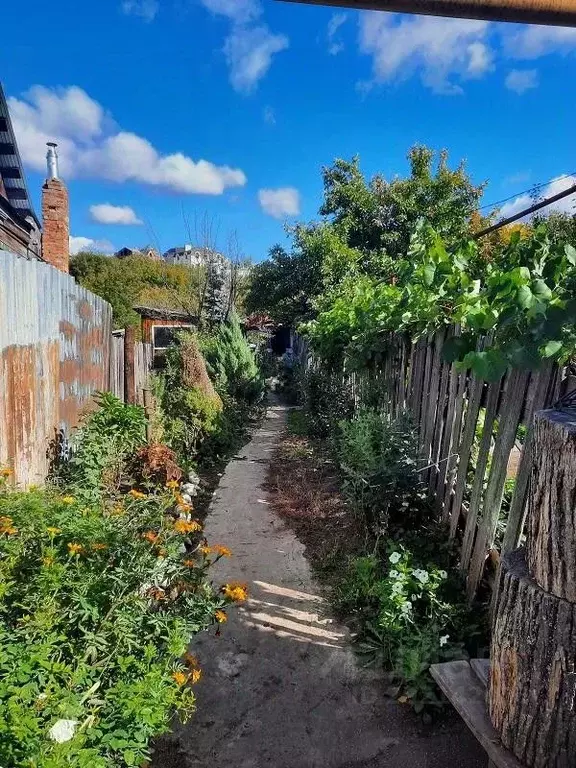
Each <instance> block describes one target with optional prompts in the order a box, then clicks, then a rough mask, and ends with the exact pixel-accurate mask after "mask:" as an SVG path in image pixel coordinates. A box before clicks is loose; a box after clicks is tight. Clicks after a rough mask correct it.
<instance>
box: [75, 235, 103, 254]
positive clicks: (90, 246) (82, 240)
mask: <svg viewBox="0 0 576 768" xmlns="http://www.w3.org/2000/svg"><path fill="white" fill-rule="evenodd" d="M82 251H92V252H95V253H113V252H114V246H113V245H112V243H111V242H109V241H108V240H92V238H90V237H72V236H70V255H71V256H75V255H76V254H77V253H81V252H82Z"/></svg>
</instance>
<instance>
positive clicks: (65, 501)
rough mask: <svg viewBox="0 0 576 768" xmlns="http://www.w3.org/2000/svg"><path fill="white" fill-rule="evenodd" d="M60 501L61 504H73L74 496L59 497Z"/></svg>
mask: <svg viewBox="0 0 576 768" xmlns="http://www.w3.org/2000/svg"><path fill="white" fill-rule="evenodd" d="M60 501H61V502H62V504H74V502H75V501H76V499H75V498H74V496H61V497H60Z"/></svg>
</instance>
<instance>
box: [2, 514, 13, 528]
mask: <svg viewBox="0 0 576 768" xmlns="http://www.w3.org/2000/svg"><path fill="white" fill-rule="evenodd" d="M13 522H14V521H13V520H12V518H11V517H7V516H4V515H3V516H2V517H0V528H10V527H11V525H12V523H13Z"/></svg>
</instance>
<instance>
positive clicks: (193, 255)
mask: <svg viewBox="0 0 576 768" xmlns="http://www.w3.org/2000/svg"><path fill="white" fill-rule="evenodd" d="M214 257H218V258H220V259H221V258H223V256H222V255H221V254H219V253H217V252H216V251H214V250H212V248H205V247H203V246H197V245H190V243H186V244H185V245H178V246H176V247H175V248H169V249H168V250H167V251H166V252H165V253H164V254H163V256H162V258H163V259H164V261H166V263H167V264H178V265H180V266H184V267H198V266H200V265H202V264H206V262H207V261H209V260H210V259H212V258H214Z"/></svg>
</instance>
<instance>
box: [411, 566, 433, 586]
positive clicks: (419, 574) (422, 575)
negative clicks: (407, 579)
mask: <svg viewBox="0 0 576 768" xmlns="http://www.w3.org/2000/svg"><path fill="white" fill-rule="evenodd" d="M412 576H414V578H415V579H418V581H419V582H420V584H426V583H427V582H428V580H429V578H430V575H429V574H428V571H424V570H422V568H415V569H414V570H413V571H412Z"/></svg>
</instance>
